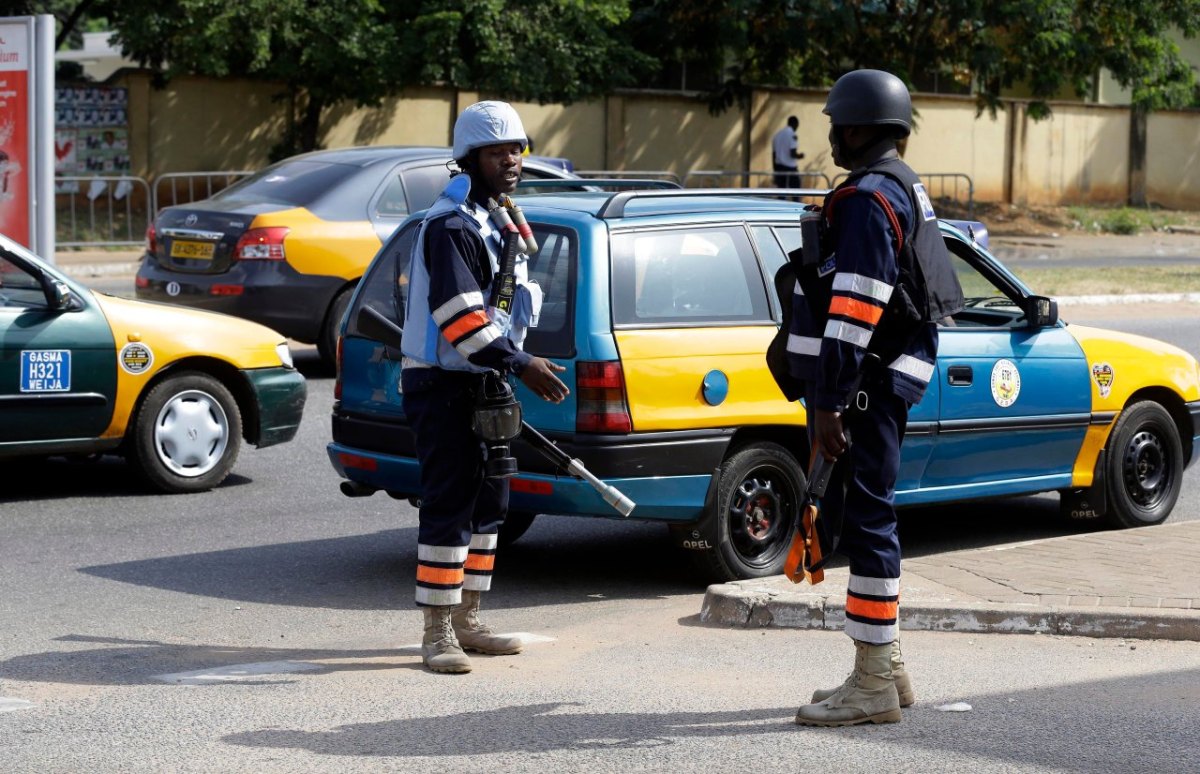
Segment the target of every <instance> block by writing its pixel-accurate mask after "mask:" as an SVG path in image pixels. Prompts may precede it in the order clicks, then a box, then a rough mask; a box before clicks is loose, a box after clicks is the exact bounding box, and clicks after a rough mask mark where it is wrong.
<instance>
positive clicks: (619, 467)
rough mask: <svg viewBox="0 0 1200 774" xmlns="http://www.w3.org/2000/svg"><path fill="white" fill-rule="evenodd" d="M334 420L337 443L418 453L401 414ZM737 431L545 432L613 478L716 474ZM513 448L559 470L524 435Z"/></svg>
mask: <svg viewBox="0 0 1200 774" xmlns="http://www.w3.org/2000/svg"><path fill="white" fill-rule="evenodd" d="M332 421H333V427H332V435H333V440H334V442H335V443H338V444H341V445H343V446H345V447H347V448H349V449H354V450H356V451H357V452H358V453H361V454H376V453H377V454H383V455H387V456H392V457H413V458H415V457H416V456H417V451H416V444H415V442H414V439H413V432H412V429H411V428H410V427H409V426H408V424H407V423H405V422H404V421H403V420H401V419H399V418H397V417H387V418H382V419H381V418H375V417H371V416H366V415H363V414H358V413H351V412H347V411H344V410H335V411H334V413H333V416H332ZM733 433H734V430H733V428H717V429H712V430H673V431H664V432H653V433H634V434H632V435H594V434H590V433H562V432H550V431H543V433H542V434H543V435H545V436H546V438H548V439H549V440H551V441H553V442H554V444H555V445H556V446H558V448H559V449H561V450H562V451H563V452H565V453H566V454H567V455H569V456H571V457H573V458H578V459H579V460H581V461H582V462H583V464H585V465H586V466H587V468H588V470H589V472H591V473H592V475H594V476H596V477H598V478H601V479H604V480H605V481H608V482H609V483H612V481H615V480H617V479H633V478H647V477H649V478H654V477H658V478H673V477H677V476H684V477H686V476H691V475H704V476H710V475H711V474H712V471H713V470H715V469H716V468H718V467H720V465H721V462H722V460H724V459H725V452H726V451H727V450H728V448H729V442H730V441H731V440H732V439H733ZM511 447H512V454H513V456H514V457H516V459H517V467H518V468H519V469H520V470H521V472H522V474H524V473H526V472H529V473H538V474H545V475H549V476H554V475H556V474H557V473H558V468H557V467H556V466H555V465H554V463H553V462H551V461H550V460H548V459H547V458H546V457H544V456H543V455H542V454H541V453H540V452H538V451H537V450H536V449H534V447H532V446H530V445H529V444H528V443H525V442H524V441H523V440H521V439H519V438H518V439H517V440H515V441H513V443H512V444H511ZM610 479H611V480H610ZM381 488H382V487H381Z"/></svg>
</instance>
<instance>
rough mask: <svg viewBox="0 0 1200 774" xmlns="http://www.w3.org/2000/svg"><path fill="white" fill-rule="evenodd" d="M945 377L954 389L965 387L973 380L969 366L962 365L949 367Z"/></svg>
mask: <svg viewBox="0 0 1200 774" xmlns="http://www.w3.org/2000/svg"><path fill="white" fill-rule="evenodd" d="M946 375H947V377H948V378H949V380H950V384H951V385H953V386H955V387H966V386H967V385H969V384H970V383H971V382H972V381H974V378H975V377H974V375H973V374H972V373H971V366H964V365H957V366H950V369H949V370H948V371H947V372H946Z"/></svg>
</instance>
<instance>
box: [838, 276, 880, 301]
mask: <svg viewBox="0 0 1200 774" xmlns="http://www.w3.org/2000/svg"><path fill="white" fill-rule="evenodd" d="M833 292H834V293H838V292H842V293H857V294H858V295H860V296H867V297H869V298H873V299H875V300H876V301H878V302H879V303H881V304H886V303H887V302H888V299H890V298H891V297H892V286H891V285H889V284H887V283H886V282H881V281H880V280H877V279H871V278H870V277H864V276H863V275H861V274H852V273H850V272H838V273H837V274H835V275H833Z"/></svg>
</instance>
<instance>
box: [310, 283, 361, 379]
mask: <svg viewBox="0 0 1200 774" xmlns="http://www.w3.org/2000/svg"><path fill="white" fill-rule="evenodd" d="M353 294H354V288H353V286H351V287H348V288H345V289H343V290H342V291H341V292H339V293H338V294H337V295H336V296H334V298H333V303H331V304H330V305H329V311H328V312H326V314H325V321H324V322H323V323H322V324H321V333H320V335H318V336H317V354H319V355H320V356H321V362H322V363H324V364H325V365H327V366H329V367H330V368H336V367H337V341H338V336H340V335H341V333H342V320H343V319H345V317H346V309H347V308H348V307H349V306H350V296H351V295H353Z"/></svg>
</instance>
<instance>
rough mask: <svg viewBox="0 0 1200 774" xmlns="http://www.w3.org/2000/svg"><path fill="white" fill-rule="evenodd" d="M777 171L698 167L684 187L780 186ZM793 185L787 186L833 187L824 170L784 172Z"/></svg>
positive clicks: (689, 175) (686, 180)
mask: <svg viewBox="0 0 1200 774" xmlns="http://www.w3.org/2000/svg"><path fill="white" fill-rule="evenodd" d="M776 174H778V173H776V172H764V171H758V170H743V171H735V170H730V169H696V170H692V171H691V172H688V173H687V176H686V177H684V179H683V186H684V188H778V187H779V186H777V185H776V184H775V176H776ZM783 174H784V176H785V177H786V178H787V181H788V182H789V183H791V185H788V186H785V187H787V188H832V187H833V185H832V184H831V183H830V182H829V176H828V175H826V174H825V173H824V172H794V173H793V172H786V173H783Z"/></svg>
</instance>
